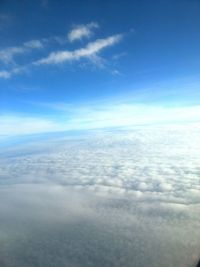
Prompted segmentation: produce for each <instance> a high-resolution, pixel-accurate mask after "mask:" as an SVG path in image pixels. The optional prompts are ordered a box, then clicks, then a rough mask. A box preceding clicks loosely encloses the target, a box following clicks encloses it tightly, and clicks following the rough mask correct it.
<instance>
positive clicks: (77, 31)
mask: <svg viewBox="0 0 200 267" xmlns="http://www.w3.org/2000/svg"><path fill="white" fill-rule="evenodd" d="M98 27H99V26H98V24H97V23H95V22H91V23H89V24H86V25H76V26H74V27H73V29H72V30H71V31H70V32H69V34H68V39H69V41H70V42H74V41H76V40H81V39H83V38H89V37H91V35H92V34H93V32H92V30H93V29H95V28H98Z"/></svg>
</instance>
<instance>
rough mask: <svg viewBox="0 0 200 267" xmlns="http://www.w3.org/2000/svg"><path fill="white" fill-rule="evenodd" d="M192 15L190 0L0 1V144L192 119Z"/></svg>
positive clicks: (197, 35) (197, 7) (195, 13)
mask: <svg viewBox="0 0 200 267" xmlns="http://www.w3.org/2000/svg"><path fill="white" fill-rule="evenodd" d="M199 14H200V2H199V1H197V0H190V1H189V0H181V1H180V0H173V1H172V0H166V1H165V0H153V1H148V0H141V1H136V0H135V1H128V0H126V1H120V0H119V1H114V0H113V1H112V0H109V1H99V0H93V1H90V0H86V1H78V0H75V1H64V0H59V1H56V0H34V1H27V0H20V1H11V0H2V1H0V36H1V37H0V40H1V42H0V132H1V134H0V138H4V137H7V136H19V135H25V134H34V133H45V132H57V131H66V130H74V129H75V130H77V129H78V130H79V129H96V128H107V127H118V126H131V125H138V124H152V123H165V122H166V123H171V122H175V123H178V122H183V121H184V122H186V121H192V122H196V121H198V120H199V117H200V106H199V99H200V98H199V97H200V93H199V92H200V90H199V85H200V74H199V69H200V54H199V47H200V32H199V28H200V17H199ZM19 126H20V127H19Z"/></svg>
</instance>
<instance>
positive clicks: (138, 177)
mask: <svg viewBox="0 0 200 267" xmlns="http://www.w3.org/2000/svg"><path fill="white" fill-rule="evenodd" d="M199 136H200V129H199V127H194V126H193V127H191V126H190V125H179V126H176V127H175V126H173V127H172V125H171V126H162V127H161V126H154V127H152V126H151V127H150V126H149V127H135V128H133V129H127V130H125V129H123V130H122V129H119V130H115V131H108V130H107V131H98V132H97V131H93V132H85V134H78V135H77V136H75V135H74V134H72V135H71V136H61V137H59V138H52V137H51V138H49V139H48V138H47V137H45V138H44V137H43V138H44V139H43V140H42V139H40V141H36V140H35V141H32V142H28V143H27V141H26V143H23V144H18V145H15V146H14V147H13V146H12V147H5V148H2V150H1V153H0V162H1V163H0V183H1V185H0V215H1V216H0V222H1V228H0V242H1V244H7V246H5V245H3V246H2V247H1V248H0V255H1V257H0V258H1V259H2V262H4V265H5V266H12V265H11V264H12V262H15V266H17V267H18V266H23V265H25V266H27V263H29V266H31V267H32V266H54V265H57V266H61V267H64V266H66V264H67V266H102V265H103V266H119V267H120V266H127V267H129V266H130V267H131V266H132V264H133V262H134V266H135V267H139V266H154V267H159V266H164V267H167V266H173V267H177V266H185V267H187V266H188V267H189V266H195V262H196V261H197V258H198V256H199V247H200V243H199V240H200V235H199V231H198V230H197V229H199V226H200V220H199V212H200V194H199V192H200V183H199V179H200V168H199V161H200V157H199V153H198V151H199V149H200V147H199V142H198V140H199ZM22 207H23V209H22ZM195 229H196V230H195ZM28 244H29V245H28ZM27 247H29V249H28V250H27V249H25V248H27ZM5 251H6V254H5Z"/></svg>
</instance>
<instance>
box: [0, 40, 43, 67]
mask: <svg viewBox="0 0 200 267" xmlns="http://www.w3.org/2000/svg"><path fill="white" fill-rule="evenodd" d="M41 48H43V44H42V42H41V41H40V40H31V41H28V42H25V43H23V45H22V46H13V47H8V48H5V49H3V50H0V61H2V62H3V63H5V64H10V63H14V56H16V55H19V54H25V53H28V52H31V51H32V50H34V49H41Z"/></svg>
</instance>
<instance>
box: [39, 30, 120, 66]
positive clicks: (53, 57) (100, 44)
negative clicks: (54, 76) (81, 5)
mask: <svg viewBox="0 0 200 267" xmlns="http://www.w3.org/2000/svg"><path fill="white" fill-rule="evenodd" d="M121 39H122V35H121V34H117V35H113V36H109V37H107V38H105V39H97V40H96V41H94V42H91V43H89V44H87V46H86V47H85V48H80V49H77V50H74V51H67V50H66V51H58V52H52V53H51V54H50V55H49V56H48V57H47V58H43V59H40V60H38V61H36V62H35V65H42V64H59V63H63V62H66V61H74V60H79V59H81V58H90V57H92V56H94V55H96V54H98V53H99V52H100V51H101V50H103V49H105V48H107V47H109V46H112V45H114V44H116V43H118V42H119V41H120V40H121Z"/></svg>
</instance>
